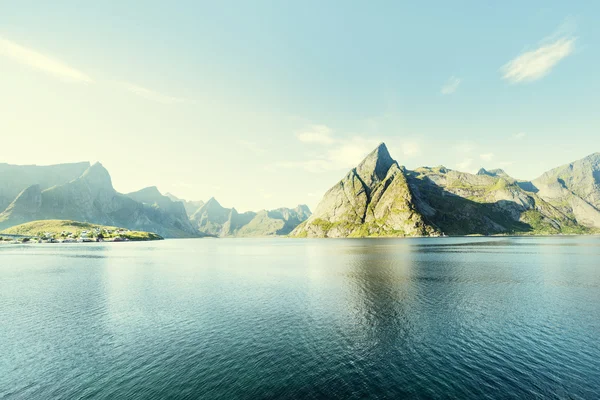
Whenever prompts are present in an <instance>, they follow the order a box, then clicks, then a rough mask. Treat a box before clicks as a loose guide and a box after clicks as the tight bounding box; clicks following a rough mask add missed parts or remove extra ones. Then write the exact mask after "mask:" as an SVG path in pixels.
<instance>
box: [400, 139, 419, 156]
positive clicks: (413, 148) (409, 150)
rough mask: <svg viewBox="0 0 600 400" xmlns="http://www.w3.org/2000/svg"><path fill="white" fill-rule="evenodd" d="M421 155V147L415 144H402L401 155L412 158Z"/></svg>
mask: <svg viewBox="0 0 600 400" xmlns="http://www.w3.org/2000/svg"><path fill="white" fill-rule="evenodd" d="M420 153H421V146H419V144H418V143H416V142H405V143H403V144H402V154H404V155H405V156H407V157H413V156H416V155H418V154H420Z"/></svg>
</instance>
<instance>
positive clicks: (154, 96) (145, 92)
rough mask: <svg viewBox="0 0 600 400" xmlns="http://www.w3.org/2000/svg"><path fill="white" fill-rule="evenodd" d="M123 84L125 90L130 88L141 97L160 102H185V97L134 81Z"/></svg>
mask: <svg viewBox="0 0 600 400" xmlns="http://www.w3.org/2000/svg"><path fill="white" fill-rule="evenodd" d="M121 85H122V86H123V87H124V88H125V90H128V91H130V92H131V93H134V94H136V95H138V96H140V97H143V98H145V99H147V100H152V101H156V102H158V103H162V104H176V103H183V102H184V101H185V99H182V98H180V97H173V96H168V95H166V94H162V93H159V92H156V91H154V90H152V89H148V88H145V87H143V86H138V85H134V84H132V83H128V82H122V83H121Z"/></svg>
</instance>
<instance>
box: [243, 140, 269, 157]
mask: <svg viewBox="0 0 600 400" xmlns="http://www.w3.org/2000/svg"><path fill="white" fill-rule="evenodd" d="M237 143H238V144H239V145H240V146H241V147H244V148H245V149H247V150H249V151H251V152H253V153H255V154H263V153H264V152H265V149H263V148H262V147H260V146H259V145H258V144H257V143H255V142H251V141H249V140H238V142H237Z"/></svg>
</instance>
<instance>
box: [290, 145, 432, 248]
mask: <svg viewBox="0 0 600 400" xmlns="http://www.w3.org/2000/svg"><path fill="white" fill-rule="evenodd" d="M437 234H438V231H437V229H436V227H434V226H432V225H430V224H428V223H427V222H426V221H425V220H424V219H423V217H422V216H421V215H420V214H419V213H418V212H417V209H416V206H415V201H414V199H413V195H412V192H411V190H410V188H409V186H408V182H407V180H406V176H405V170H404V167H401V166H399V165H398V163H397V162H396V161H394V160H393V159H392V157H391V156H390V153H389V152H388V149H387V147H386V146H385V144H384V143H381V144H380V145H379V146H378V147H377V148H376V149H375V150H373V151H372V152H371V153H370V154H369V155H368V156H367V157H366V158H365V159H364V160H363V161H362V162H361V163H360V164H359V165H358V166H357V167H356V168H353V169H352V170H350V172H348V174H346V176H345V177H344V178H343V179H342V180H341V181H339V182H338V183H337V184H336V185H334V186H333V187H332V188H331V189H329V190H328V191H327V193H325V196H324V197H323V199H322V200H321V202H320V203H319V205H318V206H317V208H316V210H315V212H314V214H313V215H312V216H311V217H310V218H309V219H308V220H307V221H306V222H304V223H302V224H301V225H299V226H298V227H297V228H296V229H295V230H294V231H293V232H292V235H293V236H299V237H361V236H430V235H437Z"/></svg>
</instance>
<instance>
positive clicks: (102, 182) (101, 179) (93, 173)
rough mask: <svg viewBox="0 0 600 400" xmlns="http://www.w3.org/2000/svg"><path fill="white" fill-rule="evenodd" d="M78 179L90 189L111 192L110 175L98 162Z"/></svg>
mask: <svg viewBox="0 0 600 400" xmlns="http://www.w3.org/2000/svg"><path fill="white" fill-rule="evenodd" d="M80 179H82V180H84V181H85V182H86V183H87V184H88V185H89V186H90V187H94V188H96V189H108V190H113V186H112V179H111V178H110V174H109V173H108V171H107V170H106V168H104V166H103V165H102V164H100V163H99V162H97V163H95V164H94V165H92V166H91V167H89V168H88V169H87V170H86V171H85V172H84V173H83V175H81V178H80Z"/></svg>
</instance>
